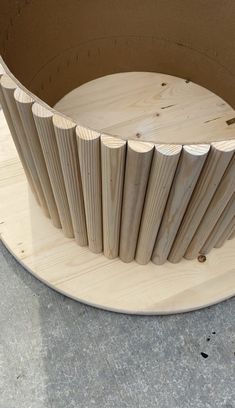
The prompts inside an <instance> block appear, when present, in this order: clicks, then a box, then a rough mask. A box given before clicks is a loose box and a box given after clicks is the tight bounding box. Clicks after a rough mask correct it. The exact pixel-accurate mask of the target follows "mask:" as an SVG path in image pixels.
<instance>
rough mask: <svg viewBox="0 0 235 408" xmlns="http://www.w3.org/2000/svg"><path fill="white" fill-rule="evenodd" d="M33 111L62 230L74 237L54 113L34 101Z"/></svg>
mask: <svg viewBox="0 0 235 408" xmlns="http://www.w3.org/2000/svg"><path fill="white" fill-rule="evenodd" d="M32 112H33V117H34V121H35V125H36V128H37V132H38V136H39V139H40V143H41V146H42V151H43V154H44V159H45V162H46V166H47V171H48V174H49V177H50V182H51V186H52V190H53V193H54V197H55V201H56V205H57V208H58V212H59V217H60V222H61V225H62V230H63V233H64V234H65V236H66V237H67V238H73V237H74V232H73V226H72V220H71V215H70V210H69V204H68V199H67V194H66V189H65V184H64V178H63V173H62V169H61V163H60V157H59V151H58V147H57V142H56V135H55V131H54V127H53V123H52V116H53V114H52V112H51V111H49V110H48V109H45V108H44V107H42V106H41V105H39V104H38V103H34V105H33V107H32Z"/></svg>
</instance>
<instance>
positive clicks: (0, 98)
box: [0, 65, 40, 205]
mask: <svg viewBox="0 0 235 408" xmlns="http://www.w3.org/2000/svg"><path fill="white" fill-rule="evenodd" d="M2 75H4V70H3V68H2V66H1V65H0V104H1V106H2V109H3V112H4V116H5V119H6V121H7V125H8V127H9V129H10V132H11V136H12V139H13V140H14V144H15V147H16V150H17V153H18V155H19V158H20V161H21V163H22V166H23V169H24V172H25V175H26V177H27V180H28V183H29V185H30V188H31V190H32V192H33V194H34V197H35V199H36V200H37V202H38V204H39V205H40V201H39V198H38V194H37V190H36V188H35V184H34V180H33V179H32V177H31V174H30V170H29V169H28V166H27V161H26V159H25V157H24V154H23V150H22V148H21V144H20V141H19V138H18V134H17V131H16V128H15V124H14V123H13V120H12V117H11V114H10V111H9V108H8V104H7V101H6V98H5V96H4V94H3V90H2V85H1V77H2Z"/></svg>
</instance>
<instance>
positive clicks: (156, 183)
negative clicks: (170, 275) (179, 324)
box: [0, 73, 235, 265]
mask: <svg viewBox="0 0 235 408" xmlns="http://www.w3.org/2000/svg"><path fill="white" fill-rule="evenodd" d="M0 83H1V86H0V97H1V104H2V107H3V110H4V114H5V117H6V120H7V122H8V125H9V128H10V131H11V134H12V137H13V140H14V143H15V146H16V149H17V151H18V154H19V157H20V160H21V163H22V165H23V168H24V171H25V174H26V177H27V179H28V182H29V185H30V187H31V190H32V192H33V193H34V196H35V198H36V200H37V202H38V203H39V204H40V206H41V207H42V210H43V211H44V214H45V215H46V216H47V217H50V218H51V219H52V222H53V224H54V226H55V227H57V228H62V230H63V233H64V235H65V236H66V237H69V238H75V240H76V241H77V243H78V244H79V245H80V246H86V245H89V249H90V250H91V251H92V252H94V253H100V252H102V251H103V252H104V255H105V256H106V257H108V258H116V257H117V256H119V257H120V258H121V260H122V261H124V262H131V261H132V260H134V259H135V260H136V261H137V262H138V263H140V264H146V263H148V262H149V261H150V260H152V261H153V262H154V263H156V264H158V265H160V264H163V263H164V262H166V261H167V260H169V261H170V262H173V263H176V262H179V261H180V260H181V259H182V258H183V257H185V258H186V259H194V258H196V257H197V256H198V255H199V254H200V253H201V254H207V253H209V252H210V250H211V249H212V248H214V247H220V246H221V245H223V243H224V242H225V241H226V240H227V239H229V238H232V237H234V234H235V193H234V191H235V141H234V140H230V141H224V142H216V143H212V144H211V145H206V144H205V145H184V146H180V145H153V144H151V143H144V142H140V141H136V140H130V141H128V142H126V141H124V140H120V139H118V138H114V137H111V136H107V135H100V134H99V133H97V132H95V131H92V130H89V129H87V128H84V127H81V126H77V125H76V124H75V123H73V122H72V121H70V120H68V119H67V118H65V117H63V116H62V115H58V114H55V113H53V112H52V111H51V110H50V109H48V108H46V107H45V106H43V105H42V104H41V103H38V102H35V100H34V98H33V97H31V95H29V94H28V93H26V92H25V91H24V90H22V89H21V88H19V87H18V86H17V84H16V83H15V82H14V81H13V80H12V79H11V78H10V77H9V76H8V75H6V74H4V73H2V74H1V81H0Z"/></svg>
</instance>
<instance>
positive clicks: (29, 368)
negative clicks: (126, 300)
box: [0, 244, 235, 408]
mask: <svg viewBox="0 0 235 408" xmlns="http://www.w3.org/2000/svg"><path fill="white" fill-rule="evenodd" d="M0 282H1V284H0V408H51V407H53V408H72V407H76V408H90V407H91V408H92V407H95V408H114V407H115V408H139V407H140V408H151V407H154V408H190V407H193V408H217V407H218V408H219V407H221V408H233V407H235V383H234V378H235V375H234V374H235V373H234V370H235V354H234V353H235V330H234V329H235V324H234V306H235V299H230V300H228V301H226V302H223V303H221V304H220V305H217V306H213V307H210V308H207V309H205V310H200V311H196V312H193V313H188V314H183V315H175V316H162V317H161V316H160V317H154V316H153V317H143V316H142V317H140V316H127V315H118V314H115V313H109V312H105V311H101V310H98V309H94V308H92V307H88V306H84V305H82V304H79V303H78V302H75V301H73V300H70V299H68V298H66V297H64V296H62V295H60V294H58V293H56V292H54V291H53V290H51V289H49V288H47V287H46V286H45V285H43V284H42V283H40V282H39V281H37V280H36V279H35V278H33V277H32V276H31V275H30V274H29V273H28V272H26V271H25V270H24V269H23V268H22V267H21V266H20V265H19V264H18V263H17V262H16V261H15V259H14V258H13V257H12V256H11V255H10V254H9V253H8V251H7V250H6V249H5V247H4V246H3V245H2V244H0ZM201 353H205V354H204V355H202V354H201Z"/></svg>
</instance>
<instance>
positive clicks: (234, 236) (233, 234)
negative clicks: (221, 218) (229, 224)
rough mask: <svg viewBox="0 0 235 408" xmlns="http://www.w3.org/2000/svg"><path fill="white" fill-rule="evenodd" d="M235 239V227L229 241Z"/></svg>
mask: <svg viewBox="0 0 235 408" xmlns="http://www.w3.org/2000/svg"><path fill="white" fill-rule="evenodd" d="M234 238H235V227H234V228H233V231H232V233H231V235H230V236H229V238H228V239H234Z"/></svg>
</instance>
